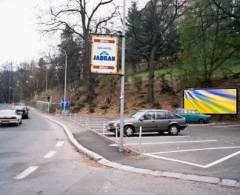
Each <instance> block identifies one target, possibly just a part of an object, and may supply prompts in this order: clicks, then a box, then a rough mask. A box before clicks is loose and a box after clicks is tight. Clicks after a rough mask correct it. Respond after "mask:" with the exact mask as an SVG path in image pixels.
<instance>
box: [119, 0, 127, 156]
mask: <svg viewBox="0 0 240 195" xmlns="http://www.w3.org/2000/svg"><path fill="white" fill-rule="evenodd" d="M125 31H126V0H123V30H122V66H121V95H120V137H119V152H123V131H124V87H125V46H126V45H125V41H126V39H125V34H126V32H125Z"/></svg>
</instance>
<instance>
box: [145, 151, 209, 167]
mask: <svg viewBox="0 0 240 195" xmlns="http://www.w3.org/2000/svg"><path fill="white" fill-rule="evenodd" d="M144 155H145V156H150V157H153V158H158V159H162V160H168V161H173V162H178V163H182V164H186V165H191V166H194V167H200V168H205V167H204V165H200V164H197V163H191V162H187V161H183V160H177V159H173V158H167V157H164V156H156V155H153V154H144Z"/></svg>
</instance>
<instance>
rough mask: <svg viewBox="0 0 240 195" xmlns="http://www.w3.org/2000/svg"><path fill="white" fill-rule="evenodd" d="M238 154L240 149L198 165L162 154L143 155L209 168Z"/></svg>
mask: <svg viewBox="0 0 240 195" xmlns="http://www.w3.org/2000/svg"><path fill="white" fill-rule="evenodd" d="M239 154H240V151H238V152H234V153H232V154H230V155H227V156H225V157H223V158H220V159H218V160H216V161H213V162H211V163H209V164H206V165H200V164H197V163H191V162H188V161H183V160H177V159H174V158H168V157H164V156H157V155H154V154H149V153H144V154H143V155H145V156H149V157H152V158H157V159H162V160H167V161H172V162H178V163H182V164H186V165H191V166H194V167H200V168H204V169H206V168H209V167H212V166H215V165H217V164H220V163H222V162H224V161H226V160H228V159H230V158H233V157H234V156H237V155H239Z"/></svg>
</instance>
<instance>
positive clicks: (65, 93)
mask: <svg viewBox="0 0 240 195" xmlns="http://www.w3.org/2000/svg"><path fill="white" fill-rule="evenodd" d="M59 49H60V50H62V51H63V53H64V55H65V73H64V104H63V109H64V112H66V98H67V65H68V64H67V59H68V57H67V52H66V50H65V49H62V48H59Z"/></svg>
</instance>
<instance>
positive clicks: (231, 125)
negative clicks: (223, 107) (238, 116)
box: [213, 125, 240, 128]
mask: <svg viewBox="0 0 240 195" xmlns="http://www.w3.org/2000/svg"><path fill="white" fill-rule="evenodd" d="M213 127H216V128H221V127H240V125H222V126H213Z"/></svg>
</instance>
